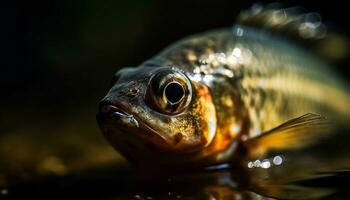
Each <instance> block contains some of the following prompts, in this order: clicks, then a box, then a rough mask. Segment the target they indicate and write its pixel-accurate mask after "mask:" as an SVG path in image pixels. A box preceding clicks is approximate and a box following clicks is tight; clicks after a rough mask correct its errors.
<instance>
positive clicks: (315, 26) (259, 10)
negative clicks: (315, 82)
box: [236, 3, 349, 61]
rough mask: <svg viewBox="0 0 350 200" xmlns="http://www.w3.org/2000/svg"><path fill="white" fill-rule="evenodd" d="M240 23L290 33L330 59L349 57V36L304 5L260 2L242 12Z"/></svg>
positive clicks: (336, 59) (294, 38)
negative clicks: (264, 4)
mask: <svg viewBox="0 0 350 200" xmlns="http://www.w3.org/2000/svg"><path fill="white" fill-rule="evenodd" d="M236 23H237V24H239V25H243V26H247V27H253V28H257V29H264V30H267V31H270V32H272V33H276V34H279V35H282V36H286V37H288V38H290V39H292V40H294V41H298V42H299V43H300V44H301V45H303V46H307V47H311V48H313V49H314V51H315V53H317V54H319V55H320V56H321V57H323V58H325V59H328V60H329V61H339V60H340V61H341V60H342V59H345V58H346V57H347V56H348V47H349V42H348V40H347V37H346V36H345V35H342V34H339V33H337V32H335V31H334V30H331V29H330V28H329V27H327V26H326V25H325V24H324V23H323V22H322V18H321V15H320V14H318V13H316V12H308V11H307V10H306V9H305V8H303V7H288V8H283V6H282V4H280V3H271V4H268V5H266V6H263V5H261V4H258V3H256V4H253V6H252V7H251V8H250V9H248V10H245V11H242V12H241V13H240V14H239V15H238V17H237V21H236Z"/></svg>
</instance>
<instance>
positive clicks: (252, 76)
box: [97, 6, 350, 168]
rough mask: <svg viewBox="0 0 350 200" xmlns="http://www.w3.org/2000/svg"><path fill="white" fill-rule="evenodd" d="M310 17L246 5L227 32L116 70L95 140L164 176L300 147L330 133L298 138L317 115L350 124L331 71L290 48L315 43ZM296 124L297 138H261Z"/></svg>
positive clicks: (198, 37)
mask: <svg viewBox="0 0 350 200" xmlns="http://www.w3.org/2000/svg"><path fill="white" fill-rule="evenodd" d="M316 16H318V15H316ZM310 18H311V19H313V20H310ZM316 18H317V17H316ZM314 19H315V16H314V14H310V13H302V12H295V9H290V8H287V9H285V8H276V7H269V6H267V7H259V6H253V7H252V9H250V10H248V11H244V12H242V13H241V14H240V15H239V16H238V19H237V21H236V24H235V25H234V26H233V27H230V28H222V29H217V30H210V31H207V32H204V33H199V34H195V35H192V36H188V37H186V38H184V39H181V40H179V41H177V42H175V43H174V44H172V45H170V46H169V47H167V48H165V49H164V50H163V51H161V52H160V53H159V54H157V55H155V56H154V57H152V58H150V59H148V60H146V61H145V62H143V63H141V64H140V65H139V66H137V67H128V68H122V69H120V70H119V71H117V73H116V74H115V75H114V77H113V80H112V84H111V87H110V89H109V91H108V92H107V94H106V95H105V96H104V97H103V98H102V100H101V102H100V104H99V109H98V114H97V121H98V124H99V126H100V129H101V131H102V133H103V135H104V136H105V137H106V139H107V140H108V141H109V143H110V144H111V145H112V146H113V147H114V148H115V149H116V150H117V151H118V152H120V153H121V154H122V155H123V156H125V157H126V158H127V159H128V160H129V161H130V162H132V163H134V164H135V165H138V166H143V167H144V166H153V167H156V166H164V165H165V166H169V167H174V168H177V167H179V168H182V167H184V168H192V167H203V166H212V165H216V164H220V163H225V162H231V161H232V160H235V158H236V157H237V158H238V157H240V156H239V155H240V154H244V152H254V153H250V154H254V155H256V154H260V153H262V152H264V151H268V150H269V148H270V147H271V148H274V149H276V148H277V149H285V148H300V147H301V146H305V145H311V144H312V143H313V141H317V140H319V138H322V137H321V135H330V134H331V131H330V132H327V134H317V131H308V130H310V129H305V130H306V131H302V130H303V128H304V127H308V126H309V125H310V123H312V124H316V125H317V126H318V125H319V124H323V123H315V121H316V122H318V121H320V122H323V119H324V117H327V118H331V119H334V121H346V120H347V119H350V118H349V116H350V104H349V102H350V101H349V100H350V96H349V92H348V90H347V87H346V84H345V83H344V81H342V80H341V78H340V77H339V75H337V74H336V72H335V71H336V70H334V66H333V65H332V64H329V63H328V62H327V61H325V60H323V59H322V58H321V57H320V56H317V55H316V54H315V53H313V51H311V50H310V49H307V48H305V47H304V46H302V45H300V44H301V43H300V44H299V43H297V42H295V41H296V40H294V39H295V38H297V39H298V40H301V41H318V40H323V41H324V38H326V33H325V30H324V26H323V23H322V22H320V21H318V20H316V21H315V20H314ZM286 32H287V33H288V34H289V35H293V34H294V35H297V36H296V37H295V38H294V39H293V38H292V37H289V36H287V35H286V34H285V33H286ZM296 119H298V120H296ZM296 123H297V127H298V128H299V129H297V130H298V131H299V132H298V131H297V132H295V130H294V131H293V133H292V134H289V132H288V131H287V132H286V131H283V130H285V129H283V128H279V129H277V130H280V131H277V133H276V131H274V134H269V133H270V132H271V130H276V127H279V126H284V125H286V124H287V125H288V127H289V126H291V127H293V126H294V125H296ZM312 130H314V129H312ZM305 132H307V133H305ZM305 134H307V137H306V136H305ZM264 142H265V143H264ZM296 144H298V145H296ZM264 145H265V146H264ZM265 147H266V148H265ZM252 149H253V150H254V151H253V150H252ZM235 155H238V156H235Z"/></svg>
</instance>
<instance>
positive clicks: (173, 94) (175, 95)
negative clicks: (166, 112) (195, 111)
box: [164, 82, 185, 104]
mask: <svg viewBox="0 0 350 200" xmlns="http://www.w3.org/2000/svg"><path fill="white" fill-rule="evenodd" d="M164 95H165V98H167V100H168V101H169V103H171V104H177V103H179V102H180V101H181V99H182V98H184V96H185V91H184V88H183V87H182V85H181V84H180V83H178V82H171V83H168V85H166V86H165V89H164Z"/></svg>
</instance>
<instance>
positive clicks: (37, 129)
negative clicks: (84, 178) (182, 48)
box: [0, 0, 349, 188]
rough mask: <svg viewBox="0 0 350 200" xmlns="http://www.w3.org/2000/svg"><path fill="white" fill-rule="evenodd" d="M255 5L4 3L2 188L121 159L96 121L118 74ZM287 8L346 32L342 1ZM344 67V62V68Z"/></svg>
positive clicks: (108, 0) (223, 0)
mask: <svg viewBox="0 0 350 200" xmlns="http://www.w3.org/2000/svg"><path fill="white" fill-rule="evenodd" d="M254 2H255V1H234V0H216V1H214V0H193V1H185V0H178V1H161V0H158V1H157V0H148V1H146V0H145V1H141V0H131V1H130V0H128V1H127V0H125V1H115V0H105V1H98V0H84V1H83V0H76V1H71V0H51V1H44V0H39V1H25V2H19V1H11V2H6V3H4V2H2V6H1V8H2V9H1V12H0V19H1V21H0V23H1V33H0V36H1V37H0V44H1V45H0V53H1V54H0V55H1V61H0V63H1V71H0V74H1V84H0V89H1V90H0V91H1V98H0V188H1V186H2V185H4V186H6V185H8V184H12V183H14V182H16V181H14V180H22V179H29V178H28V177H35V176H37V175H38V174H39V175H42V174H55V175H60V176H61V175H65V174H68V173H69V172H71V171H73V172H76V171H79V170H82V169H85V168H94V167H95V166H100V165H101V163H102V164H106V163H107V164H108V163H113V162H116V161H117V160H118V158H120V157H119V156H118V155H117V153H115V152H114V151H113V150H112V148H111V147H110V146H109V145H108V144H107V142H106V141H105V140H104V138H103V137H102V135H101V134H100V132H99V130H98V127H97V124H96V123H95V114H96V110H97V105H98V102H99V99H100V98H101V97H102V96H103V95H104V93H105V92H106V90H107V89H108V85H109V82H110V79H111V77H112V75H113V74H114V73H115V71H116V70H117V69H118V68H120V67H123V66H137V65H138V64H139V63H140V62H142V61H144V60H146V59H148V58H150V57H151V56H153V55H154V54H156V53H157V52H159V51H160V50H162V49H163V48H164V47H166V46H167V45H169V44H171V43H172V42H174V41H176V40H178V39H180V38H182V37H184V36H187V35H190V34H193V33H198V32H201V31H205V30H209V29H215V28H219V27H227V26H231V25H232V24H233V23H234V21H235V18H236V16H237V14H238V13H239V11H240V10H243V9H246V8H248V7H250V6H251V5H252V3H254ZM264 2H266V1H264ZM286 5H288V6H295V5H300V6H304V7H305V8H307V9H308V10H310V11H315V12H319V13H321V15H322V17H323V20H324V21H326V22H329V23H330V24H331V25H332V26H334V27H336V28H337V29H338V30H339V31H341V32H342V33H343V34H344V35H348V33H349V27H348V19H349V17H348V14H349V7H348V6H347V5H346V2H345V1H338V2H337V1H317V3H315V2H311V1H288V2H287V3H286ZM347 63H348V61H347V60H345V61H342V62H341V63H340V66H342V67H340V68H339V70H340V72H346V67H345V66H347ZM344 77H346V75H345V76H344ZM52 166H53V167H52ZM86 166H87V167H86ZM52 168H53V169H52Z"/></svg>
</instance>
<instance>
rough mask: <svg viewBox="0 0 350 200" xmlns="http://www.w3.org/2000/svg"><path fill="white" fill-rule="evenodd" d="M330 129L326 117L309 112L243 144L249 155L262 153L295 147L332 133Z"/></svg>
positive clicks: (309, 143)
mask: <svg viewBox="0 0 350 200" xmlns="http://www.w3.org/2000/svg"><path fill="white" fill-rule="evenodd" d="M331 129H332V126H331V122H330V121H329V120H328V119H327V118H325V117H323V116H321V115H317V114H311V113H309V114H305V115H302V116H300V117H297V118H294V119H291V120H289V121H287V122H285V123H283V124H281V125H279V126H277V127H276V128H273V129H272V130H270V131H267V132H265V133H263V134H262V135H260V136H258V137H256V138H253V139H251V140H248V141H247V142H245V144H244V146H245V147H246V149H247V150H248V151H249V154H250V155H252V154H254V155H263V154H264V153H266V152H267V151H271V150H291V149H297V148H301V147H305V146H309V145H312V144H314V143H316V142H317V141H319V140H320V139H322V138H325V137H326V136H329V135H330V134H332V131H331Z"/></svg>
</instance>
